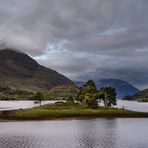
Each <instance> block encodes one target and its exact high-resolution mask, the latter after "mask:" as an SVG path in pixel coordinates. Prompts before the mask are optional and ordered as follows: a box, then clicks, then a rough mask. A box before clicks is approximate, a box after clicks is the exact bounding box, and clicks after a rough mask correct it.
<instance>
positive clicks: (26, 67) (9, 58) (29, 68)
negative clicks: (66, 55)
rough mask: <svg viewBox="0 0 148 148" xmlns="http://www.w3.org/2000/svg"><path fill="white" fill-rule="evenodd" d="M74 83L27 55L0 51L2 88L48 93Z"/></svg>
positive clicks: (7, 50)
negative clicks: (52, 89)
mask: <svg viewBox="0 0 148 148" xmlns="http://www.w3.org/2000/svg"><path fill="white" fill-rule="evenodd" d="M61 85H62V86H63V85H72V86H75V85H74V83H73V82H72V81H71V80H69V79H68V78H66V77H65V76H63V75H61V74H59V73H58V72H56V71H54V70H52V69H49V68H46V67H44V66H41V65H39V64H38V63H37V62H36V61H35V60H34V59H32V58H31V57H30V56H28V55H27V54H25V53H22V52H19V51H16V50H11V49H4V50H0V86H9V87H10V88H11V89H23V90H31V91H48V90H50V89H51V88H54V87H56V86H61Z"/></svg>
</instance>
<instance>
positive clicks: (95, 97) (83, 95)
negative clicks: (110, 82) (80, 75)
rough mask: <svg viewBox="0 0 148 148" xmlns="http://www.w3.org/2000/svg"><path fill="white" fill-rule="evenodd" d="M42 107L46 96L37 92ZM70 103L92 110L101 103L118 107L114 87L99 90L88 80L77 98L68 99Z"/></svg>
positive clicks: (36, 98)
mask: <svg viewBox="0 0 148 148" xmlns="http://www.w3.org/2000/svg"><path fill="white" fill-rule="evenodd" d="M33 98H34V99H35V100H37V101H38V103H39V104H40V106H41V101H42V100H44V95H43V93H41V92H37V93H36V94H35V95H34V97H33ZM67 102H68V103H74V102H78V103H81V104H84V105H87V106H88V107H90V108H97V107H98V105H99V103H101V102H103V103H104V106H105V107H110V106H113V105H116V102H117V101H116V92H115V89H114V88H112V87H102V88H101V89H99V90H97V87H96V84H95V82H94V81H93V80H88V81H87V82H86V84H84V85H83V86H82V87H80V88H79V92H78V94H77V96H76V97H74V96H70V97H69V98H68V99H67Z"/></svg>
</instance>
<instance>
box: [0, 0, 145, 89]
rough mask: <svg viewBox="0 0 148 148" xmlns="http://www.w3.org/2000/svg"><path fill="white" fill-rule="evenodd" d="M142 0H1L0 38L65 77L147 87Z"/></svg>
mask: <svg viewBox="0 0 148 148" xmlns="http://www.w3.org/2000/svg"><path fill="white" fill-rule="evenodd" d="M147 16H148V1H147V0H130V1H129V0H21V1H20V0H1V1H0V44H1V48H4V47H11V48H16V49H19V50H22V51H25V52H28V53H29V54H30V55H31V56H33V57H34V58H36V59H37V60H38V62H39V63H41V64H44V65H45V66H48V67H50V68H53V69H55V70H58V71H59V72H61V73H63V74H65V75H66V76H68V77H69V78H71V79H84V78H86V79H87V78H92V77H93V78H95V79H101V78H118V79H123V80H126V81H129V82H130V83H132V84H135V85H136V86H138V87H139V88H145V87H148V76H147V74H148V64H147V63H148V58H147V57H148V19H147Z"/></svg>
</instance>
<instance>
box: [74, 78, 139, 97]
mask: <svg viewBox="0 0 148 148" xmlns="http://www.w3.org/2000/svg"><path fill="white" fill-rule="evenodd" d="M84 83H85V82H84V81H77V82H75V84H76V85H77V86H79V87H80V86H82V85H83V84H84ZM95 83H96V86H97V88H98V89H99V88H101V87H104V86H111V87H114V88H115V89H116V93H117V98H118V99H122V98H123V97H125V96H127V95H133V94H135V93H137V92H139V90H138V89H137V88H135V87H134V86H132V85H131V84H129V83H128V82H126V81H123V80H119V79H101V80H99V81H95Z"/></svg>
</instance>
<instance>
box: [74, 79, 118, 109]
mask: <svg viewBox="0 0 148 148" xmlns="http://www.w3.org/2000/svg"><path fill="white" fill-rule="evenodd" d="M76 100H77V101H78V102H80V103H83V104H86V105H87V106H88V107H90V108H97V107H98V104H99V103H101V102H103V103H104V106H105V107H110V106H113V105H116V104H117V101H116V92H115V89H114V88H112V87H102V88H101V89H99V90H97V87H96V84H95V82H94V81H93V80H88V81H87V82H86V84H84V85H83V87H80V90H79V93H78V95H77V97H76Z"/></svg>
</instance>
